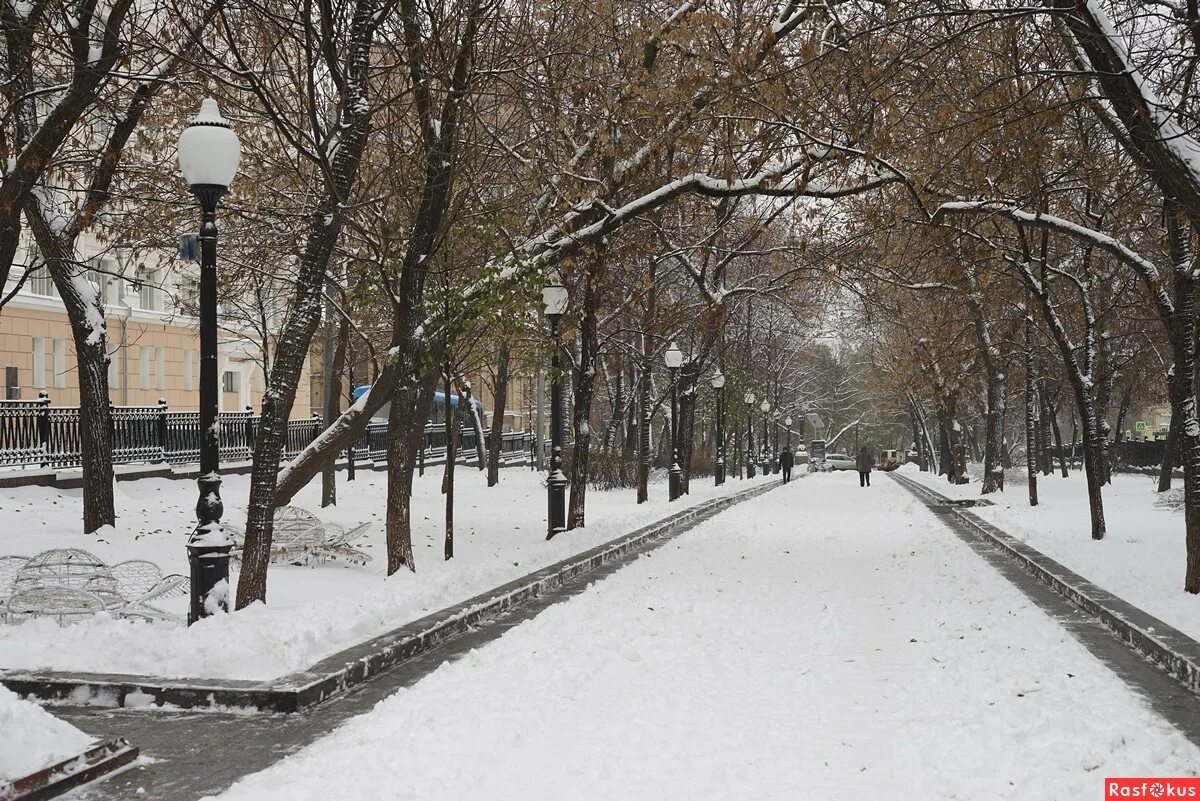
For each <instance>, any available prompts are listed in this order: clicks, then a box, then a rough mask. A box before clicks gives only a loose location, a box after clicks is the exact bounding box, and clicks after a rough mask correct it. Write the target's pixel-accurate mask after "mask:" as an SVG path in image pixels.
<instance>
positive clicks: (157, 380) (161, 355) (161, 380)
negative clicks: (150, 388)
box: [154, 348, 167, 391]
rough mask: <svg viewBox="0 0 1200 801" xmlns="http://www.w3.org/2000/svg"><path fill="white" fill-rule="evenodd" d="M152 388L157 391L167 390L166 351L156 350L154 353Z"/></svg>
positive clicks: (164, 349) (163, 349)
mask: <svg viewBox="0 0 1200 801" xmlns="http://www.w3.org/2000/svg"><path fill="white" fill-rule="evenodd" d="M154 387H155V389H158V390H160V391H161V390H164V389H166V388H167V349H166V348H156V349H155V353H154Z"/></svg>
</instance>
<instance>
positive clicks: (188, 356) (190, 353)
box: [183, 350, 196, 391]
mask: <svg viewBox="0 0 1200 801" xmlns="http://www.w3.org/2000/svg"><path fill="white" fill-rule="evenodd" d="M195 361H196V351H194V350H185V351H184V352H183V388H184V389H186V390H189V391H191V390H193V389H195V388H196V379H195V374H194V373H193V372H192V370H194V369H195V368H194V367H192V364H193V363H194V362H195Z"/></svg>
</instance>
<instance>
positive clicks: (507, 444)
mask: <svg viewBox="0 0 1200 801" xmlns="http://www.w3.org/2000/svg"><path fill="white" fill-rule="evenodd" d="M219 423H220V446H221V460H222V461H244V460H247V459H249V458H250V454H251V453H252V452H253V450H254V433H255V430H256V428H257V427H258V417H257V416H256V415H255V414H254V412H253V410H252V409H250V408H249V407H247V408H246V409H245V410H243V411H239V412H221V413H220V415H219ZM81 425H83V423H82V421H81V419H80V411H79V407H78V406H55V405H53V404H52V403H51V402H50V398H49V396H47V395H46V393H44V392H43V393H41V394H40V396H39V397H38V399H37V400H30V401H15V400H0V468H6V467H43V468H53V469H61V468H70V467H78V466H79V464H80V462H81V458H82V457H81V453H80V441H79V431H80V426H81ZM322 427H323V426H322V421H321V416H320V415H318V414H314V415H313V416H312V417H310V418H307V419H303V420H289V421H288V426H287V444H286V447H285V458H287V459H292V458H295V456H296V455H297V454H299V453H300V451H302V450H304V448H306V447H308V445H309V444H310V443H311V442H312V441H313V439H314V438H315V437H316V436H317V434H318V433H320V431H321V430H322ZM487 434H488V432H487V430H486V429H485V430H484V436H485V437H486V436H487ZM459 436H460V445H459V454H458V458H459V460H461V461H463V462H467V463H473V462H474V461H475V460H476V458H477V457H476V442H477V434H476V432H475V430H474V429H468V428H464V429H462V430H461V432H460V434H459ZM110 441H111V443H112V454H113V463H114V464H132V463H136V462H165V463H168V464H187V463H189V462H197V461H199V460H200V413H199V412H195V411H187V412H178V411H172V410H171V409H169V408H167V404H166V402H165V401H159V402H158V404H157V405H156V406H113V407H112V432H111V435H110ZM530 441H531V437H530V435H529V434H528V433H526V432H523V431H510V432H505V434H504V436H503V439H502V444H501V448H500V450H501V453H502V454H503V455H504V456H507V457H512V456H514V455H519V454H524V453H525V452H526V451H527V449H528V448H529V442H530ZM352 451H353V455H354V458H355V459H356V460H359V461H365V460H370V461H375V462H382V461H384V460H385V459H386V458H387V421H386V420H372V421H371V422H370V423H368V424H367V428H366V430H365V431H363V433H362V436H361V437H360V438H359V440H358V442H357V443H355V444H354V446H353V448H352ZM423 453H424V456H425V458H427V459H431V458H437V457H439V456H445V454H446V429H445V427H444V426H443V425H441V424H437V425H434V424H431V425H428V426H426V428H425V442H424V448H423Z"/></svg>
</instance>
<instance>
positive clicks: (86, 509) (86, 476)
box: [43, 251, 125, 534]
mask: <svg viewBox="0 0 1200 801" xmlns="http://www.w3.org/2000/svg"><path fill="white" fill-rule="evenodd" d="M43 255H44V256H46V258H47V260H49V259H51V258H53V259H61V261H59V263H58V265H57V267H56V269H54V270H52V275H53V276H54V284H55V286H56V287H57V288H58V293H59V295H61V296H62V300H63V305H64V307H65V309H66V312H67V320H68V321H69V322H70V324H71V337H72V339H73V340H74V342H75V356H76V361H77V373H78V376H79V449H80V457H81V462H80V465H81V467H82V469H83V532H84V533H85V534H91V533H92V532H93V531H95V530H96V529H98V528H101V527H103V526H111V525H114V524H115V523H116V520H117V516H116V509H115V506H114V500H113V465H112V452H113V444H114V443H113V441H112V433H113V419H112V406H111V404H110V401H109V393H108V353H107V348H108V337H107V336H106V332H105V329H104V325H103V322H102V321H103V320H104V313H103V311H102V310H101V309H100V304H99V298H95V299H89V298H88V297H86V296H85V295H84V292H83V290H82V289H81V287H80V286H79V284H78V283H77V282H78V281H80V280H83V265H81V264H79V263H78V262H75V261H74V259H73V256H70V255H68V254H62V253H56V254H53V255H52V254H47V253H45V252H44V251H43ZM72 276H74V280H72ZM92 294H95V293H92ZM96 319H98V320H100V321H101V323H100V325H99V328H98V330H93V323H92V321H93V320H96ZM124 356H125V354H122V358H124Z"/></svg>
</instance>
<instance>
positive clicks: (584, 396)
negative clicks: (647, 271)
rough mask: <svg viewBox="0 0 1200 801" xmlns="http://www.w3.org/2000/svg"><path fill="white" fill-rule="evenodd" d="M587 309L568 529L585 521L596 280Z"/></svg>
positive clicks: (588, 279)
mask: <svg viewBox="0 0 1200 801" xmlns="http://www.w3.org/2000/svg"><path fill="white" fill-rule="evenodd" d="M584 283H585V287H586V288H585V290H584V308H583V313H582V315H581V316H580V321H579V366H578V368H577V369H576V370H575V381H574V382H573V383H574V390H575V402H574V404H572V409H571V423H572V426H573V428H574V432H575V443H574V447H573V448H572V450H571V475H570V481H571V496H570V500H569V501H568V503H567V530H568V531H570V530H572V529H576V528H582V527H583V526H584V524H585V522H586V520H585V506H586V500H587V481H588V468H589V467H590V464H589V459H590V457H591V450H592V449H591V445H592V426H591V423H590V419H591V414H592V399H593V398H594V397H595V392H596V356H597V352H598V350H599V336H598V331H597V320H596V313H595V306H596V304H595V303H594V302H590V300H591V299H593V298H594V294H593V291H592V279H591V275H590V274H589V275H588V276H587V277H586V278H585V279H584Z"/></svg>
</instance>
